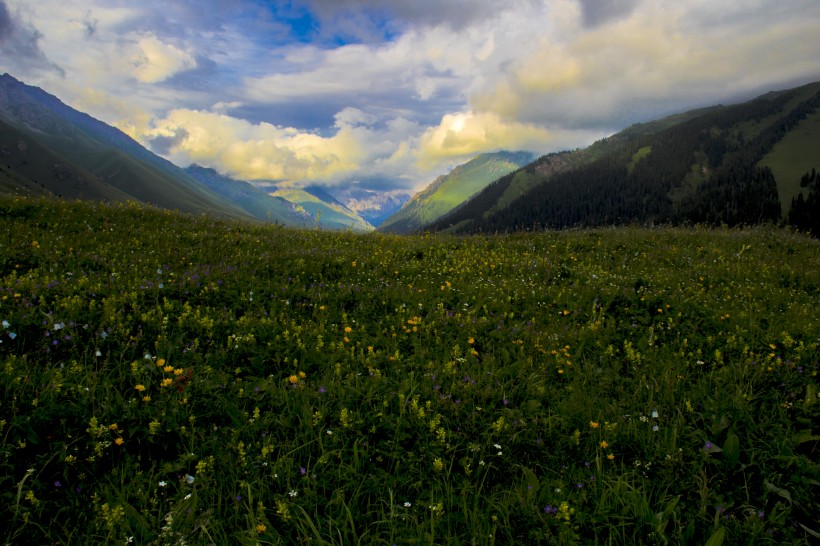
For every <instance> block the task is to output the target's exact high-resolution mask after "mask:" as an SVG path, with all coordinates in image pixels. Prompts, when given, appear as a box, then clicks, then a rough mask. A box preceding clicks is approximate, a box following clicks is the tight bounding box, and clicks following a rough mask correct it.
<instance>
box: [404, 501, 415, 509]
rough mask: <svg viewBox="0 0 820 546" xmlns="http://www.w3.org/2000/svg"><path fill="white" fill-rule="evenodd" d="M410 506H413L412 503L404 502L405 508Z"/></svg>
mask: <svg viewBox="0 0 820 546" xmlns="http://www.w3.org/2000/svg"><path fill="white" fill-rule="evenodd" d="M411 506H413V505H412V504H410V502H405V503H404V507H405V508H410V507H411Z"/></svg>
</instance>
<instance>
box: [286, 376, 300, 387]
mask: <svg viewBox="0 0 820 546" xmlns="http://www.w3.org/2000/svg"><path fill="white" fill-rule="evenodd" d="M288 381H289V382H290V384H291V385H295V384H296V383H298V382H299V378H298V377H297V376H295V375H291V376H290V377H288Z"/></svg>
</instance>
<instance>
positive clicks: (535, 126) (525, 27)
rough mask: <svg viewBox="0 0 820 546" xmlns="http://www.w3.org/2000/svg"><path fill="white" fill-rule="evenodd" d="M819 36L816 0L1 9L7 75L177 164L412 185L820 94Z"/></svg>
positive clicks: (16, 0)
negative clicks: (652, 122) (777, 92)
mask: <svg viewBox="0 0 820 546" xmlns="http://www.w3.org/2000/svg"><path fill="white" fill-rule="evenodd" d="M33 21H34V22H36V28H35V25H34V24H32V22H33ZM818 26H820V3H818V2H817V1H816V0H779V1H778V2H771V1H770V0H747V1H745V2H743V3H732V2H715V1H714V0H680V1H678V2H670V1H669V0H608V1H606V2H597V1H594V0H510V1H504V2H499V1H489V0H451V1H446V2H441V1H440V0H415V1H413V2H408V1H406V0H293V1H292V2H263V1H259V0H231V1H230V2H226V1H224V0H197V1H194V0H179V1H176V2H164V1H160V0H144V1H142V2H130V3H125V2H116V3H112V2H104V1H103V0H38V1H37V2H30V1H29V0H0V48H2V55H0V67H8V69H9V70H10V71H18V72H20V73H19V74H17V76H18V77H20V78H22V79H25V80H26V81H27V82H28V83H32V84H34V85H39V86H41V87H43V88H44V89H46V90H48V91H49V92H52V93H54V94H55V95H57V96H59V97H60V98H61V99H62V100H64V101H65V102H67V103H68V104H71V105H73V106H75V107H77V108H78V109H80V110H83V111H86V112H88V113H90V114H91V115H94V116H95V117H98V118H100V119H102V120H103V121H106V122H108V123H112V124H114V125H116V126H118V127H120V128H121V129H123V130H124V131H126V132H127V133H128V134H130V135H132V136H134V137H135V138H137V139H138V140H139V141H141V142H143V143H145V144H148V145H150V146H151V147H152V148H153V149H154V150H155V151H157V152H160V153H163V154H164V155H166V156H167V157H168V158H169V159H171V160H173V161H175V162H177V163H179V164H181V165H185V164H187V163H190V162H193V161H196V162H198V163H201V164H203V165H207V166H211V167H214V168H216V169H218V170H220V171H222V172H225V173H229V174H233V175H235V176H239V177H244V178H249V179H262V178H275V179H282V180H288V181H290V182H291V183H294V184H295V183H299V184H307V183H311V182H314V183H315V182H317V181H321V182H322V183H327V184H347V183H350V182H353V181H356V180H359V181H364V180H368V181H378V183H379V184H385V183H386V182H385V181H389V183H390V184H394V183H395V184H397V185H398V186H401V187H405V188H410V187H417V186H418V185H419V184H422V183H424V182H429V180H431V179H432V178H434V177H435V176H436V175H438V174H441V172H444V170H446V169H447V168H448V167H450V166H452V165H454V164H456V163H458V162H461V161H462V160H467V159H469V158H470V157H471V154H477V153H481V152H486V151H493V150H498V149H521V148H523V149H527V150H530V151H534V152H537V153H546V152H549V151H555V150H559V149H566V148H574V147H576V146H582V145H586V144H589V143H590V142H592V141H593V140H595V139H597V138H600V137H601V136H604V135H605V134H610V133H612V132H615V131H617V130H619V129H621V128H623V127H625V126H627V125H629V124H631V123H634V122H636V121H645V120H648V119H653V118H655V117H659V116H661V115H665V114H669V113H674V112H678V111H681V110H685V109H687V108H691V107H695V106H702V105H709V104H715V103H717V102H724V103H728V102H732V101H733V100H739V99H745V98H750V97H751V96H752V95H753V93H755V92H765V91H766V90H769V89H773V88H777V87H788V86H789V85H787V84H794V85H796V84H799V83H803V82H806V81H809V80H816V79H818V78H820V58H818V56H817V51H818V47H820V45H819V44H820V42H818V37H817V36H818V35H817V33H816V30H815V29H816V28H817V27H818ZM12 52H15V53H13V54H12ZM24 65H25V66H24ZM35 65H37V66H39V67H40V68H39V69H33V68H30V67H31V66H35ZM55 65H59V66H60V67H62V68H63V69H65V72H64V74H65V77H60V75H59V73H58V72H56V71H54V70H52V69H51V68H50V67H53V66H55Z"/></svg>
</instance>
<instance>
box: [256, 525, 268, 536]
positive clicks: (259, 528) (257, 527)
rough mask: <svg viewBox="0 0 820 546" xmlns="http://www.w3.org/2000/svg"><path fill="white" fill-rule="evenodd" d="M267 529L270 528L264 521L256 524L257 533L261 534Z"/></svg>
mask: <svg viewBox="0 0 820 546" xmlns="http://www.w3.org/2000/svg"><path fill="white" fill-rule="evenodd" d="M267 530H268V528H267V526H266V525H265V524H264V523H257V524H256V532H257V533H260V534H261V533H264V532H265V531H267Z"/></svg>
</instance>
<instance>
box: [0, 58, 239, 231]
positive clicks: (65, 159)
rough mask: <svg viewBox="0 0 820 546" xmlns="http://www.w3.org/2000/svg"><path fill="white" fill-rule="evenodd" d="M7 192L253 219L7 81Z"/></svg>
mask: <svg viewBox="0 0 820 546" xmlns="http://www.w3.org/2000/svg"><path fill="white" fill-rule="evenodd" d="M0 162H2V163H3V164H4V167H5V168H4V169H3V175H2V176H1V177H0V188H7V191H17V188H19V191H20V192H23V193H26V192H27V188H28V193H30V192H31V191H35V192H39V193H45V194H53V195H57V196H62V197H67V198H80V199H95V200H107V201H120V202H122V201H127V200H134V201H139V202H142V203H148V204H152V205H156V206H158V207H162V208H167V209H178V210H180V211H182V212H189V213H203V212H207V213H210V214H216V215H223V216H228V217H231V218H248V215H247V214H246V213H245V212H244V211H243V210H242V209H241V208H239V207H237V206H235V205H233V204H232V203H230V202H228V201H227V200H225V199H224V198H222V197H221V196H219V195H218V194H216V193H214V192H212V191H210V190H209V189H208V188H206V187H204V186H203V185H202V184H200V183H199V182H198V181H196V180H194V179H193V178H192V177H190V176H189V175H188V174H186V173H185V172H184V171H183V170H182V169H180V168H179V167H177V166H176V165H174V164H173V163H171V162H169V161H167V160H165V159H163V158H161V157H159V156H157V155H155V154H153V153H152V152H150V151H149V150H147V149H145V148H144V147H142V146H141V145H140V144H139V143H137V142H136V141H135V140H133V139H131V138H130V137H129V136H127V135H126V134H125V133H123V132H122V131H119V130H118V129H115V128H113V127H110V126H108V125H106V124H105V123H103V122H101V121H99V120H96V119H94V118H92V117H91V116H89V115H87V114H84V113H82V112H79V111H77V110H75V109H73V108H71V107H69V106H67V105H65V104H63V103H62V102H61V101H60V100H59V99H57V98H56V97H54V96H52V95H49V94H48V93H46V92H45V91H43V90H42V89H39V88H37V87H32V86H28V85H26V84H24V83H22V82H20V81H18V80H16V79H15V78H13V77H12V76H10V75H8V74H4V75H2V76H0Z"/></svg>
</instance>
